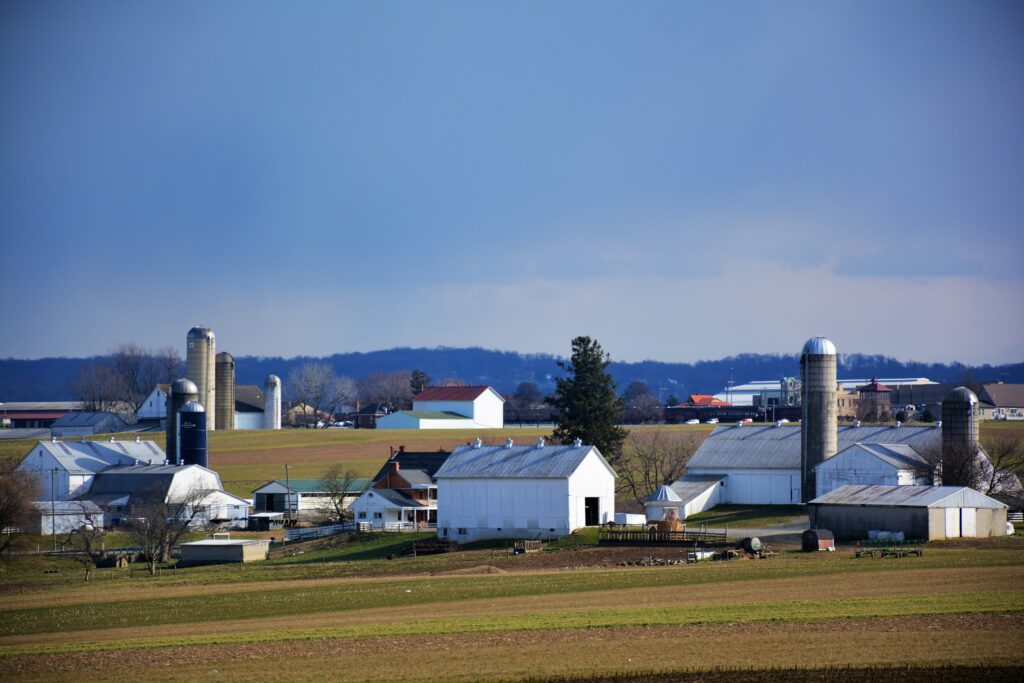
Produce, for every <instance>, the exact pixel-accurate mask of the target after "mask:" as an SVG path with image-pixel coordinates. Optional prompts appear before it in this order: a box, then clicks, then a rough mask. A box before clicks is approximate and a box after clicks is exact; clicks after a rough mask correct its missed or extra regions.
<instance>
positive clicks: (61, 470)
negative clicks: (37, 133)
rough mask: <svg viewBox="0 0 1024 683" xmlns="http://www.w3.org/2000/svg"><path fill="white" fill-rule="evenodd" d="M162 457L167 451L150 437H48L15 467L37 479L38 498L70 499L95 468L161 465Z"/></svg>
mask: <svg viewBox="0 0 1024 683" xmlns="http://www.w3.org/2000/svg"><path fill="white" fill-rule="evenodd" d="M166 460H167V454H165V453H164V451H163V449H161V448H160V447H159V446H157V445H156V444H155V443H154V442H152V441H142V440H140V439H135V440H133V441H115V440H113V439H111V440H110V441H60V440H58V439H52V440H50V441H40V442H38V443H37V444H36V445H35V446H34V447H33V448H32V450H31V451H29V453H28V455H26V456H25V457H24V458H23V459H22V461H21V462H20V463H19V464H18V467H17V469H18V471H19V472H28V473H30V474H34V475H35V476H36V477H37V478H38V479H39V485H40V489H39V500H50V499H51V497H52V498H53V499H55V500H70V499H72V498H76V497H78V496H80V495H82V494H84V493H86V492H87V491H88V490H89V485H90V484H91V483H92V480H93V477H94V476H95V475H96V473H97V472H102V471H103V470H105V469H108V468H110V467H114V466H116V465H135V464H144V465H163V464H164V462H166ZM51 481H52V482H53V486H54V491H53V493H52V494H51V492H50V482H51Z"/></svg>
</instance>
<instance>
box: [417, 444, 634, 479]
mask: <svg viewBox="0 0 1024 683" xmlns="http://www.w3.org/2000/svg"><path fill="white" fill-rule="evenodd" d="M591 451H593V452H594V453H596V454H597V457H598V458H600V459H601V462H602V463H603V464H604V466H605V467H607V468H608V471H609V472H612V474H613V475H614V472H615V471H614V470H612V468H611V466H610V465H608V462H607V461H606V460H605V459H604V456H602V455H601V452H600V451H599V450H597V448H595V447H594V446H511V447H509V446H459V447H458V448H456V449H455V450H454V451H453V452H452V454H451V455H450V456H448V459H447V460H446V461H445V463H444V464H443V465H441V468H440V469H438V470H437V474H436V475H434V476H435V478H436V479H438V480H440V479H566V478H568V477H570V476H572V474H573V472H575V471H576V468H577V467H579V466H580V464H581V463H582V462H583V460H584V459H585V458H586V457H587V456H588V455H589V454H590V453H591Z"/></svg>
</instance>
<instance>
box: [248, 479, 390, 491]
mask: <svg viewBox="0 0 1024 683" xmlns="http://www.w3.org/2000/svg"><path fill="white" fill-rule="evenodd" d="M271 484H280V485H281V486H282V487H284V488H286V489H288V488H290V489H291V492H292V493H324V480H323V479H289V480H288V481H287V483H286V482H284V481H282V480H281V479H274V480H273V481H268V482H267V483H266V484H264V485H263V486H260V487H259V488H257V489H253V493H256V492H257V491H259V490H260V489H262V488H265V487H267V486H270V485H271ZM349 485H350V486H351V488H350V489H349V491H348V492H349V493H358V492H360V491H362V490H364V489H366V488H367V487H368V486H369V485H370V480H369V479H353V480H352V481H351V482H350V484H349Z"/></svg>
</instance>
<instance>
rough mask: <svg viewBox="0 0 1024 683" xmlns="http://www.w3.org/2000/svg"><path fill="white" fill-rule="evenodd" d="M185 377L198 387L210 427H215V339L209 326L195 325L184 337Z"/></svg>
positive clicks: (200, 400)
mask: <svg viewBox="0 0 1024 683" xmlns="http://www.w3.org/2000/svg"><path fill="white" fill-rule="evenodd" d="M185 349H186V350H185V377H187V378H189V379H190V380H192V381H193V382H195V385H196V387H197V388H198V389H199V402H200V403H202V404H203V405H204V406H206V408H207V410H206V417H207V420H208V421H209V424H210V428H211V429H212V428H214V427H215V424H214V422H215V417H216V413H217V411H216V400H215V399H216V393H217V380H216V378H215V373H216V367H217V366H216V358H215V357H216V355H217V339H216V336H215V335H214V334H213V330H211V329H210V328H209V327H204V326H202V325H197V326H195V327H193V328H192V329H191V330H189V331H188V336H187V337H186V338H185Z"/></svg>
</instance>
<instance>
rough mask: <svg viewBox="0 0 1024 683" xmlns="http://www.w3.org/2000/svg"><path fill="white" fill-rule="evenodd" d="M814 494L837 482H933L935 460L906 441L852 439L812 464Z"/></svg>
mask: <svg viewBox="0 0 1024 683" xmlns="http://www.w3.org/2000/svg"><path fill="white" fill-rule="evenodd" d="M814 469H815V472H816V473H817V474H816V476H815V481H816V484H815V486H816V493H815V497H821V496H824V495H825V494H826V493H828V492H829V491H834V490H835V489H838V488H840V487H841V486H847V485H849V484H859V485H865V486H933V485H936V484H938V483H941V482H937V481H936V478H935V463H930V462H928V459H927V458H926V457H924V456H922V455H921V454H920V453H918V452H917V451H915V450H914V449H913V448H911V447H910V446H908V445H906V444H881V443H879V444H873V443H855V444H853V445H852V446H848V447H847V448H844V449H843V450H841V451H839V452H838V453H836V454H835V455H834V456H832V457H831V458H828V459H827V460H825V461H824V462H822V463H821V464H819V465H818V466H817V467H815V468H814Z"/></svg>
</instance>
